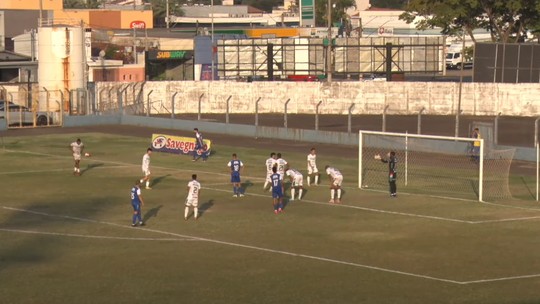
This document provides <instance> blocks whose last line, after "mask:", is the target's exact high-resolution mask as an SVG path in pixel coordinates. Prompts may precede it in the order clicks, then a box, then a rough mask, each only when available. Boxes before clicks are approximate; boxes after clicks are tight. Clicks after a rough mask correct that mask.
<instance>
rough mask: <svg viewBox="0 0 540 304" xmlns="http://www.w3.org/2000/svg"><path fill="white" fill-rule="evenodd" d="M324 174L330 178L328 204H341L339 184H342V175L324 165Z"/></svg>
mask: <svg viewBox="0 0 540 304" xmlns="http://www.w3.org/2000/svg"><path fill="white" fill-rule="evenodd" d="M324 170H326V174H327V175H328V177H329V178H330V202H329V203H331V204H333V203H336V204H339V203H341V184H342V183H343V175H342V174H341V172H339V170H338V169H336V168H334V167H330V166H328V165H326V166H325V167H324Z"/></svg>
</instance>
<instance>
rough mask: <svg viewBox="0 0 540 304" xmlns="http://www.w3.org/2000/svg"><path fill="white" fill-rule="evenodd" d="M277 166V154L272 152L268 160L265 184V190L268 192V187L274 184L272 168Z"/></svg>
mask: <svg viewBox="0 0 540 304" xmlns="http://www.w3.org/2000/svg"><path fill="white" fill-rule="evenodd" d="M275 165H276V153H274V152H272V153H270V158H269V159H267V160H266V181H265V182H264V186H263V190H266V187H268V185H269V184H270V185H271V183H272V181H271V180H270V176H271V175H272V174H273V172H272V168H273V167H274V166H275ZM269 191H272V187H271V186H270V189H269Z"/></svg>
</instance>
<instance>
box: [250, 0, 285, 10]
mask: <svg viewBox="0 0 540 304" xmlns="http://www.w3.org/2000/svg"><path fill="white" fill-rule="evenodd" d="M242 4H243V5H249V6H253V7H256V8H258V9H260V10H262V11H265V12H267V13H271V12H272V10H273V9H274V7H278V6H280V5H283V0H243V1H242Z"/></svg>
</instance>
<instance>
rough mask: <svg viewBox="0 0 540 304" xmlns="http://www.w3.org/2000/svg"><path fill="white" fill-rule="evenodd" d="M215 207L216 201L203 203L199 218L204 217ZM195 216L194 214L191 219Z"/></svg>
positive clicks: (200, 207)
mask: <svg viewBox="0 0 540 304" xmlns="http://www.w3.org/2000/svg"><path fill="white" fill-rule="evenodd" d="M213 206H214V200H212V199H211V200H209V201H207V202H205V203H203V204H202V205H201V206H199V217H203V216H204V214H205V213H206V211H207V210H208V209H210V208H212V207H213ZM191 216H193V214H190V215H189V217H191Z"/></svg>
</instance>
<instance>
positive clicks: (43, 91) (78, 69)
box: [38, 25, 86, 113]
mask: <svg viewBox="0 0 540 304" xmlns="http://www.w3.org/2000/svg"><path fill="white" fill-rule="evenodd" d="M85 57H86V56H85V48H84V29H83V28H82V27H80V26H78V27H77V26H75V27H74V26H61V25H53V26H44V27H40V28H39V29H38V62H39V71H38V77H39V91H40V94H39V109H38V110H40V111H58V110H60V109H61V107H63V109H64V111H65V112H66V113H67V112H68V111H69V108H70V105H69V94H70V91H73V90H77V89H84V88H85V83H86V79H85V78H86V74H85V70H86V58H85ZM47 92H48V93H47ZM60 92H62V93H63V105H61V100H62V97H61V96H62V94H61V93H60ZM47 101H48V102H47Z"/></svg>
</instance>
